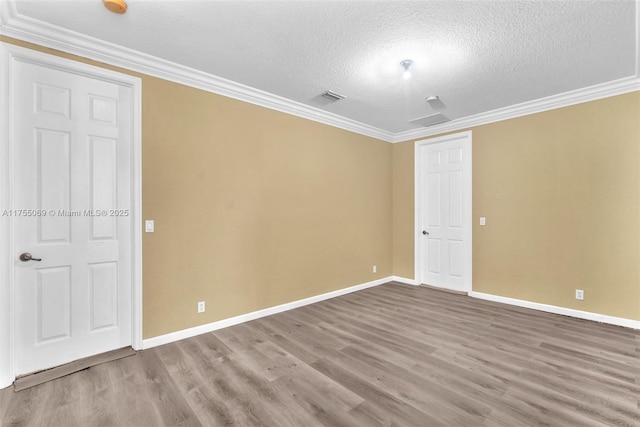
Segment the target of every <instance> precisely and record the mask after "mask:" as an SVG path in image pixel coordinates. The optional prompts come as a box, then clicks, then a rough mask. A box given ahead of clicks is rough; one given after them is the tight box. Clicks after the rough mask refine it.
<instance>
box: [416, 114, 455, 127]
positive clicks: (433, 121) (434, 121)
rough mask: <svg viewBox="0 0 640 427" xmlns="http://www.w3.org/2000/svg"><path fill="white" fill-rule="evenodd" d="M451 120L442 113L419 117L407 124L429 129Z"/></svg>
mask: <svg viewBox="0 0 640 427" xmlns="http://www.w3.org/2000/svg"><path fill="white" fill-rule="evenodd" d="M450 120H451V119H449V118H447V117H445V116H444V115H443V114H442V113H435V114H429V115H428V116H424V117H420V118H419V119H415V120H411V121H409V123H413V124H414V125H418V126H424V127H426V128H427V127H429V126H433V125H438V124H440V123H444V122H448V121H450Z"/></svg>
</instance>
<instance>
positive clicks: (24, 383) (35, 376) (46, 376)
mask: <svg viewBox="0 0 640 427" xmlns="http://www.w3.org/2000/svg"><path fill="white" fill-rule="evenodd" d="M134 354H137V351H135V350H134V349H132V348H131V347H125V348H120V349H117V350H111V351H108V352H106V353H100V354H96V355H94V356H89V357H85V358H84V359H79V360H76V361H73V362H71V363H67V364H65V365H60V366H56V367H55V368H50V369H45V370H44V371H39V372H34V373H32V374H27V375H23V376H21V377H18V378H16V380H15V381H14V383H13V389H14V391H21V390H25V389H27V388H30V387H34V386H37V385H40V384H43V383H46V382H48V381H52V380H55V379H57V378H61V377H64V376H67V375H70V374H73V373H74V372H78V371H82V370H84V369H87V368H90V367H92V366H96V365H100V364H101V363H106V362H111V361H113V360H118V359H122V358H125V357H129V356H133V355H134Z"/></svg>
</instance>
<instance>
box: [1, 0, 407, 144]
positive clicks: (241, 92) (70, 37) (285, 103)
mask: <svg viewBox="0 0 640 427" xmlns="http://www.w3.org/2000/svg"><path fill="white" fill-rule="evenodd" d="M0 30H1V31H0V34H2V35H5V36H7V37H12V38H15V39H19V40H23V41H26V42H30V43H34V44H37V45H40V46H43V47H47V48H51V49H55V50H59V51H62V52H66V53H70V54H73V55H78V56H82V57H84V58H88V59H92V60H94V61H99V62H104V63H107V64H109V65H113V66H116V67H121V68H124V69H127V70H131V71H135V72H139V73H143V74H147V75H150V76H153V77H159V78H161V79H164V80H169V81H172V82H175V83H179V84H183V85H186V86H190V87H193V88H196V89H201V90H204V91H207V92H211V93H215V94H218V95H223V96H226V97H229V98H233V99H237V100H240V101H244V102H248V103H250V104H254V105H258V106H261V107H265V108H269V109H271V110H276V111H280V112H282V113H286V114H291V115H293V116H297V117H302V118H304V119H308V120H312V121H315V122H319V123H323V124H326V125H329V126H333V127H336V128H340V129H344V130H347V131H351V132H355V133H358V134H361V135H365V136H369V137H372V138H376V139H379V140H382V141H386V142H392V141H393V139H394V134H393V133H392V132H388V131H385V130H383V129H380V128H377V127H374V126H371V125H368V124H365V123H361V122H358V121H355V120H351V119H348V118H345V117H343V116H340V115H338V114H334V113H331V112H327V111H324V110H321V109H319V108H315V107H310V106H308V105H305V104H302V103H300V102H297V101H292V100H290V99H287V98H284V97H281V96H278V95H275V94H271V93H269V92H265V91H262V90H259V89H255V88H252V87H250V86H246V85H243V84H240V83H236V82H234V81H231V80H227V79H223V78H221V77H218V76H214V75H212V74H208V73H205V72H202V71H199V70H196V69H193V68H190V67H186V66H184V65H180V64H176V63H174V62H171V61H167V60H164V59H161V58H158V57H155V56H152V55H148V54H144V53H141V52H138V51H135V50H133V49H128V48H125V47H121V46H118V45H115V44H113V43H109V42H105V41H103V40H99V39H96V38H93V37H89V36H86V35H83V34H79V33H76V32H74V31H70V30H66V29H64V28H61V27H57V26H55V25H51V24H49V23H46V22H42V21H39V20H36V19H33V18H30V17H28V16H24V15H20V14H19V13H18V12H17V10H16V8H15V4H14V0H7V1H2V2H0Z"/></svg>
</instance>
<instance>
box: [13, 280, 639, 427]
mask: <svg viewBox="0 0 640 427" xmlns="http://www.w3.org/2000/svg"><path fill="white" fill-rule="evenodd" d="M639 399H640V332H638V331H633V330H630V329H624V328H620V327H615V326H610V325H603V324H597V323H593V322H589V321H583V320H578V319H571V318H568V317H562V316H556V315H552V314H547V313H541V312H535V311H531V310H527V309H522V308H517V307H510V306H506V305H502V304H497V303H492V302H488V301H481V300H477V299H472V298H469V297H467V296H463V295H456V294H450V293H446V292H442V291H437V290H433V289H428V288H425V287H413V286H408V285H402V284H396V283H390V284H385V285H382V286H378V287H375V288H371V289H367V290H364V291H360V292H356V293H353V294H349V295H345V296H342V297H338V298H335V299H332V300H328V301H324V302H321V303H317V304H314V305H311V306H306V307H303V308H299V309H296V310H292V311H289V312H285V313H281V314H277V315H274V316H270V317H267V318H262V319H259V320H255V321H252V322H249V323H245V324H242V325H238V326H234V327H231V328H227V329H223V330H220V331H216V332H213V333H208V334H205V335H201V336H198V337H195V338H191V339H187V340H183V341H180V342H177V343H172V344H168V345H164V346H161V347H156V348H153V349H149V350H144V351H142V352H140V353H139V354H137V355H135V356H132V357H127V358H124V359H120V360H117V361H113V362H109V363H105V364H102V365H98V366H94V367H91V368H89V369H87V370H84V371H81V372H78V373H75V374H72V375H69V376H67V377H64V378H60V379H57V380H54V381H51V382H48V383H46V384H42V385H39V386H36V387H33V388H30V389H28V390H23V391H21V392H17V393H16V392H14V391H13V389H12V388H9V389H5V390H0V424H1V425H2V426H13V425H21V426H30V425H33V426H40V425H51V426H73V425H80V426H94V425H95V426H111V425H114V426H117V425H121V426H162V425H165V426H178V425H187V426H192V425H193V426H198V425H205V426H218V425H220V426H227V425H238V426H278V427H280V426H305V427H306V426H367V427H368V426H378V425H384V426H448V427H451V426H509V427H513V426H538V425H552V426H602V425H611V426H636V427H637V426H640V401H639Z"/></svg>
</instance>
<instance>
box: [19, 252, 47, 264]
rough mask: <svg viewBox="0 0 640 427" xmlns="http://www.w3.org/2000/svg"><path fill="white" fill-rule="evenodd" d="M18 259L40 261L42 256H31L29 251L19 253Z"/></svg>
mask: <svg viewBox="0 0 640 427" xmlns="http://www.w3.org/2000/svg"><path fill="white" fill-rule="evenodd" d="M20 261H24V262H27V261H42V258H34V257H32V256H31V254H30V253H29V252H25V253H23V254H20Z"/></svg>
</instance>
